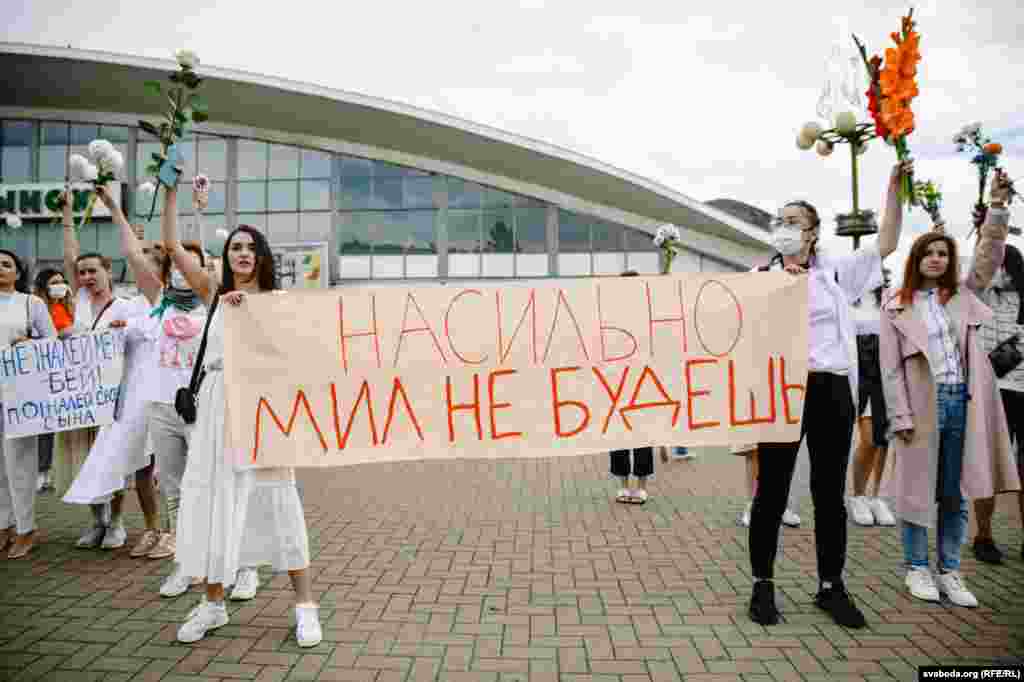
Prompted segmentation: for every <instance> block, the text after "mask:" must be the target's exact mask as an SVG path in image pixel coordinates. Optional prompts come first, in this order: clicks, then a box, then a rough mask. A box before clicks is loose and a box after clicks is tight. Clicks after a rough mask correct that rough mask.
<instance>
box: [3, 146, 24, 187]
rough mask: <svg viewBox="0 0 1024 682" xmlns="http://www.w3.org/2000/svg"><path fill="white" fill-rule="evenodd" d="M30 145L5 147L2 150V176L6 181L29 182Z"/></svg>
mask: <svg viewBox="0 0 1024 682" xmlns="http://www.w3.org/2000/svg"><path fill="white" fill-rule="evenodd" d="M29 151H30V148H29V147H3V148H2V150H0V178H2V179H3V181H4V182H8V183H13V182H29V181H30V180H31V179H32V173H31V169H30V168H29Z"/></svg>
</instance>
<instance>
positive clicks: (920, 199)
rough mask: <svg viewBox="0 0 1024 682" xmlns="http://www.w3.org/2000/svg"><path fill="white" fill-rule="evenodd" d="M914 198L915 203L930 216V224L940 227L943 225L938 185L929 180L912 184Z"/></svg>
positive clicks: (940, 194)
mask: <svg viewBox="0 0 1024 682" xmlns="http://www.w3.org/2000/svg"><path fill="white" fill-rule="evenodd" d="M914 196H915V198H916V199H917V203H918V204H920V205H921V207H922V208H923V209H924V210H925V212H926V213H927V214H928V215H930V216H931V218H932V223H933V224H935V225H941V224H943V223H944V221H943V220H942V215H941V213H940V209H941V208H942V192H940V191H939V187H938V185H936V184H935V183H934V182H932V181H931V180H926V181H918V182H915V183H914Z"/></svg>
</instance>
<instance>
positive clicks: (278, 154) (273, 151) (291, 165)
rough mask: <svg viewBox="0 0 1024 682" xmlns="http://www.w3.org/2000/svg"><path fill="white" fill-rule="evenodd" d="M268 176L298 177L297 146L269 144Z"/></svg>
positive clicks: (275, 177)
mask: <svg viewBox="0 0 1024 682" xmlns="http://www.w3.org/2000/svg"><path fill="white" fill-rule="evenodd" d="M270 177H271V178H272V179H277V178H281V179H289V178H297V177H299V148H298V147H287V146H285V145H281V144H272V145H270Z"/></svg>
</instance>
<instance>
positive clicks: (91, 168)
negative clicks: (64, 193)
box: [61, 140, 124, 229]
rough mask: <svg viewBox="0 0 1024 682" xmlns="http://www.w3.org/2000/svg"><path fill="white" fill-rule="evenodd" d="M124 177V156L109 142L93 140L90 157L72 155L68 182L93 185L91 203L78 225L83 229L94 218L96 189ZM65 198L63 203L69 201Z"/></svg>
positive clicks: (69, 160) (90, 146) (90, 145)
mask: <svg viewBox="0 0 1024 682" xmlns="http://www.w3.org/2000/svg"><path fill="white" fill-rule="evenodd" d="M123 176H124V155H123V154H121V152H119V151H118V150H117V149H116V148H114V145H112V144H110V142H108V141H107V140H93V141H92V142H90V143H89V157H88V158H86V157H84V156H82V155H81V154H72V155H71V156H70V157H68V180H69V181H70V182H72V183H80V182H87V183H89V184H91V185H92V192H91V194H90V196H89V203H88V205H87V206H86V208H85V213H84V214H83V215H82V220H81V222H80V223H79V224H78V228H79V229H81V228H82V227H84V226H85V225H87V224H88V222H89V218H90V217H92V209H93V207H94V206H95V205H96V189H97V188H98V187H102V186H103V185H106V184H107V183H108V182H113V181H115V180H117V179H119V178H121V177H123ZM68 200H69V199H68V198H66V197H65V198H64V199H63V200H62V203H61V207H63V201H68Z"/></svg>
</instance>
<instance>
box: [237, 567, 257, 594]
mask: <svg viewBox="0 0 1024 682" xmlns="http://www.w3.org/2000/svg"><path fill="white" fill-rule="evenodd" d="M259 587H260V574H259V571H257V570H256V569H255V568H240V569H238V575H237V576H235V589H233V590H231V601H248V600H250V599H252V598H253V597H255V596H256V590H258V589H259Z"/></svg>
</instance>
